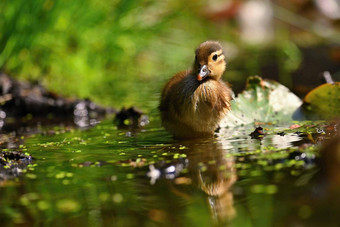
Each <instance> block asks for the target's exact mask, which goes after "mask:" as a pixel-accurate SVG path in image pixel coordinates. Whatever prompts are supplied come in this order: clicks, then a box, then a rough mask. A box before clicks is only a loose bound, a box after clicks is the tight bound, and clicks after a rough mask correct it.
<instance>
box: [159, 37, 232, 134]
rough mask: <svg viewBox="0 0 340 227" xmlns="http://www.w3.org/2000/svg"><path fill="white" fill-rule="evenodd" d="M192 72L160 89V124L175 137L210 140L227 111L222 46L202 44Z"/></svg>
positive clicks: (229, 98) (228, 107)
mask: <svg viewBox="0 0 340 227" xmlns="http://www.w3.org/2000/svg"><path fill="white" fill-rule="evenodd" d="M195 54H196V56H195V61H194V64H193V66H192V69H190V70H186V71H182V72H179V73H177V74H176V75H174V76H173V77H172V78H171V79H170V80H169V81H168V82H167V83H166V85H165V86H164V88H163V91H162V95H161V102H160V105H159V110H160V112H161V118H162V125H163V126H164V127H165V128H166V129H167V130H168V131H169V132H170V133H172V134H173V135H174V137H175V138H197V137H209V136H210V137H211V136H213V135H214V132H215V130H216V129H217V128H218V126H219V122H220V121H221V120H222V119H223V117H224V116H225V115H226V114H227V113H228V111H229V110H230V109H231V107H230V101H231V99H232V97H231V93H232V91H231V89H230V88H229V86H228V85H226V84H225V83H224V82H223V81H222V79H221V77H222V74H223V73H224V71H225V68H226V62H225V56H224V54H223V50H222V46H221V44H220V43H218V42H216V41H206V42H203V43H201V44H200V45H199V47H198V48H197V49H196V52H195Z"/></svg>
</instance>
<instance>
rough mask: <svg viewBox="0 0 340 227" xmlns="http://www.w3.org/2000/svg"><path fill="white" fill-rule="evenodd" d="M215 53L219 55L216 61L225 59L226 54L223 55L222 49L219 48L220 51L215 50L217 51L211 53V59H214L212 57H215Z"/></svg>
mask: <svg viewBox="0 0 340 227" xmlns="http://www.w3.org/2000/svg"><path fill="white" fill-rule="evenodd" d="M215 54H216V55H217V59H216V61H218V60H223V59H225V57H224V55H223V53H222V50H218V51H215V52H213V53H211V54H210V59H212V57H213V56H214V55H215Z"/></svg>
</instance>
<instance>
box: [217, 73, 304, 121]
mask: <svg viewBox="0 0 340 227" xmlns="http://www.w3.org/2000/svg"><path fill="white" fill-rule="evenodd" d="M301 104H302V101H301V99H300V98H299V97H297V96H296V95H295V94H293V93H292V92H291V91H290V90H289V89H288V88H287V87H285V86H283V85H281V84H280V83H278V82H276V81H272V80H266V79H262V78H261V77H259V76H252V77H249V78H248V80H247V85H246V89H245V90H244V91H243V92H242V93H240V94H239V95H238V96H237V97H236V98H235V99H234V100H233V101H232V103H231V108H232V110H231V111H230V112H229V114H228V115H227V116H226V117H225V119H224V120H223V122H222V123H221V127H234V126H238V125H247V124H253V123H256V122H284V121H290V120H292V116H293V113H294V111H295V110H296V109H297V108H298V107H300V106H301Z"/></svg>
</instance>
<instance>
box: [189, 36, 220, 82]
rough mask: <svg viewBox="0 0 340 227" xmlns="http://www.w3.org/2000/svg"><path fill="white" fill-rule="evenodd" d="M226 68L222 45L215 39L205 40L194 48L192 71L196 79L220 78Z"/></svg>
mask: <svg viewBox="0 0 340 227" xmlns="http://www.w3.org/2000/svg"><path fill="white" fill-rule="evenodd" d="M225 68H226V62H225V57H224V54H223V50H222V46H221V44H220V43H219V42H216V41H205V42H204V43H201V44H200V45H199V47H198V48H197V49H196V57H195V62H194V66H193V73H194V75H195V76H197V80H198V81H202V80H204V79H206V78H213V79H216V80H218V79H220V78H221V76H222V74H223V73H224V70H225Z"/></svg>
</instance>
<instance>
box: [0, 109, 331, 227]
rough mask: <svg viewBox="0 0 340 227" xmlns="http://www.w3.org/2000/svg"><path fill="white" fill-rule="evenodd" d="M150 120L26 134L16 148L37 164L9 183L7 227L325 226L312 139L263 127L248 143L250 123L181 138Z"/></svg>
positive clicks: (4, 192)
mask: <svg viewBox="0 0 340 227" xmlns="http://www.w3.org/2000/svg"><path fill="white" fill-rule="evenodd" d="M150 121H151V123H150V124H149V125H147V126H146V127H145V128H142V129H118V128H117V127H116V126H115V125H114V124H113V123H112V120H110V119H109V120H106V121H103V122H102V123H100V124H99V125H97V126H95V127H93V128H91V129H88V130H81V129H76V128H66V127H58V128H54V129H53V130H52V131H51V130H50V131H49V132H50V133H45V134H35V135H32V136H30V137H27V138H25V140H24V143H23V146H21V147H20V148H18V149H19V150H20V149H21V150H23V151H24V152H29V153H30V154H31V155H32V156H33V157H34V160H33V162H32V163H31V164H30V165H29V166H28V167H27V169H25V170H24V171H23V173H21V174H20V176H19V177H17V178H13V179H8V180H6V181H2V184H1V185H2V186H1V187H0V192H1V193H0V207H1V208H0V217H1V220H2V225H6V226H7V225H8V226H13V225H25V226H27V225H39V226H40V225H44V226H45V225H48V226H71V225H73V226H226V225H227V226H229V225H230V226H274V225H275V226H291V225H298V226H304V225H306V226H307V225H310V224H312V225H317V224H318V222H315V220H317V221H320V222H321V221H322V220H323V216H322V214H321V213H320V214H319V212H318V209H319V210H320V209H321V208H324V207H326V206H324V205H323V204H321V205H320V204H319V203H318V202H315V199H316V198H319V197H320V195H325V193H326V192H325V190H326V189H324V186H323V183H322V181H321V180H320V178H319V177H318V174H319V167H318V165H316V159H317V156H318V153H317V152H318V150H319V146H318V145H310V146H301V144H306V143H310V142H308V141H309V140H310V138H308V136H306V134H300V133H296V132H294V131H292V130H290V131H289V130H288V132H287V133H285V134H282V133H281V134H280V135H279V134H277V132H282V131H283V130H286V131H287V125H284V126H280V127H279V126H266V127H267V128H265V130H267V132H268V134H267V135H265V136H264V137H260V138H258V139H251V137H250V136H249V134H250V133H251V132H252V131H253V130H254V127H253V126H248V127H241V128H237V129H224V130H222V131H221V132H220V135H219V137H216V138H212V139H197V140H189V141H176V140H173V139H172V137H171V135H169V134H168V133H167V132H166V131H165V130H164V129H162V128H161V127H160V122H159V117H158V116H157V115H152V116H151V118H150ZM18 149H17V150H18ZM324 201H328V200H327V199H325V200H324ZM320 207H321V208H320ZM321 210H322V209H321ZM332 211H334V212H336V211H337V209H335V208H334V209H333V210H332ZM327 221H328V223H329V224H334V225H335V223H337V222H336V221H334V220H331V219H327Z"/></svg>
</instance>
